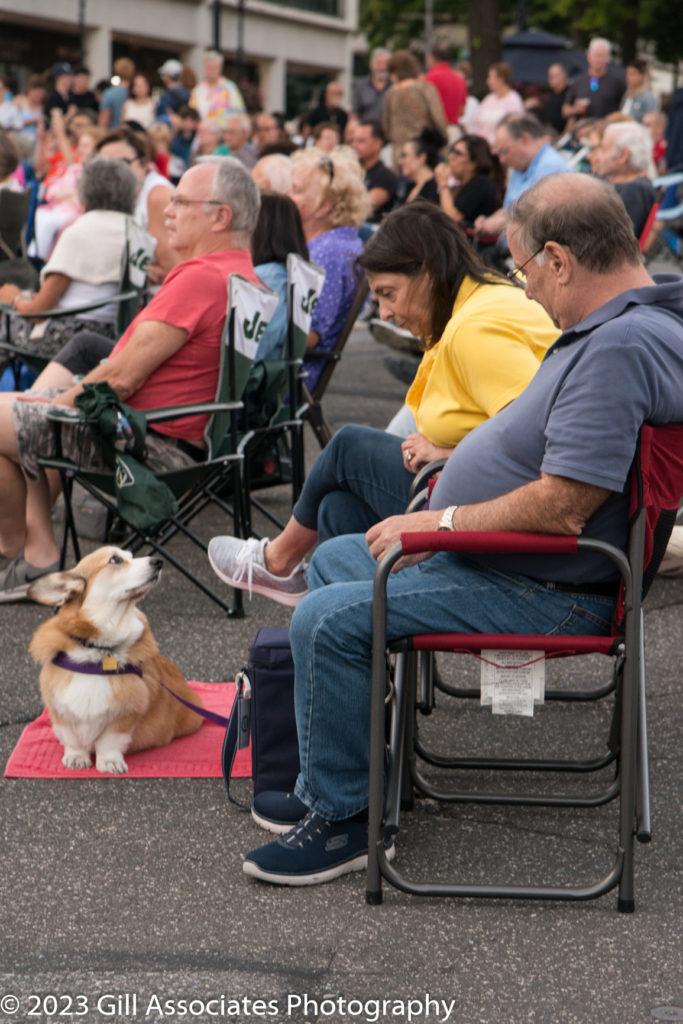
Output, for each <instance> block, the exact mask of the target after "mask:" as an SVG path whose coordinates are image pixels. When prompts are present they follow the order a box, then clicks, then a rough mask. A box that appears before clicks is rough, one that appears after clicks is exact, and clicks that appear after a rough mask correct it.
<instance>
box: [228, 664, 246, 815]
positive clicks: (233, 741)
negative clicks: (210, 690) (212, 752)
mask: <svg viewBox="0 0 683 1024" xmlns="http://www.w3.org/2000/svg"><path fill="white" fill-rule="evenodd" d="M235 688H236V691H237V692H236V694H235V701H234V703H233V705H232V710H231V712H230V718H229V720H228V723H227V729H226V730H225V736H224V737H223V750H222V752H221V767H222V769H223V783H224V785H225V795H226V796H227V798H228V801H229V802H230V803H231V804H234V805H235V807H239V809H240V810H241V811H249V810H250V809H251V805H250V804H245V803H243V802H242V801H241V800H238V799H237V797H235V796H233V795H232V794H231V792H230V775H231V773H232V766H233V764H234V762H235V755H236V753H237V751H238V750H243V749H244V748H245V747H248V746H249V737H250V734H251V680H250V679H249V676H248V675H247V671H246V669H242V671H241V672H238V673H237V675H236V676H235Z"/></svg>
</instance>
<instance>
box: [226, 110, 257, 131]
mask: <svg viewBox="0 0 683 1024" xmlns="http://www.w3.org/2000/svg"><path fill="white" fill-rule="evenodd" d="M231 121H237V123H238V125H239V126H240V128H241V129H242V131H243V132H244V134H245V135H247V136H249V135H251V129H252V124H251V118H250V117H249V114H245V113H243V112H242V111H237V113H236V114H230V116H229V117H228V119H227V122H226V123H227V124H230V122H231Z"/></svg>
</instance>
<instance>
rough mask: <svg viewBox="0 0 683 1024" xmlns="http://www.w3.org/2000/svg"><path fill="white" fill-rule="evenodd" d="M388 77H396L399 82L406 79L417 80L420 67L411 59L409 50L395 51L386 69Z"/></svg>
mask: <svg viewBox="0 0 683 1024" xmlns="http://www.w3.org/2000/svg"><path fill="white" fill-rule="evenodd" d="M387 70H388V71H389V74H390V75H396V77H397V78H398V80H399V82H403V81H405V79H406V78H419V76H420V65H419V64H418V63H417V61H416V59H415V58H414V57H413V55H412V53H411V52H410V50H397V51H396V53H392V55H391V57H390V58H389V64H388V69H387Z"/></svg>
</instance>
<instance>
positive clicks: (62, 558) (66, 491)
mask: <svg viewBox="0 0 683 1024" xmlns="http://www.w3.org/2000/svg"><path fill="white" fill-rule="evenodd" d="M59 478H60V481H61V484H62V494H63V496H64V531H63V533H62V549H61V551H60V555H59V568H60V569H65V568H66V556H67V552H68V548H69V538H71V546H72V548H73V553H74V558H75V560H76V562H80V560H81V549H80V545H79V543H78V533H77V532H76V521H75V519H74V512H73V504H72V494H73V485H74V482H73V477H71V476H70V475H69V473H67V472H65V471H64V470H60V471H59Z"/></svg>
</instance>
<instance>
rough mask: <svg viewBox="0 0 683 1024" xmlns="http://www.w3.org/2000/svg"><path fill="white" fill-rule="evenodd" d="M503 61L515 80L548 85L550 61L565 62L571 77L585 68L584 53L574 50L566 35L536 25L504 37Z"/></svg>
mask: <svg viewBox="0 0 683 1024" xmlns="http://www.w3.org/2000/svg"><path fill="white" fill-rule="evenodd" d="M503 60H504V61H505V63H506V64H509V65H510V67H511V68H512V77H513V79H514V80H515V82H521V83H536V84H540V83H543V84H545V82H546V81H547V75H548V68H549V67H550V65H551V64H564V66H565V68H566V69H567V74H568V75H569V77H570V78H573V77H574V76H575V75H578V74H579V73H580V72H581V71H585V69H586V56H585V54H584V53H583V52H582V51H581V50H574V49H572V48H571V46H570V43H569V41H568V40H567V39H565V38H564V36H556V35H553V34H552V33H551V32H543V31H541V30H540V29H535V28H531V29H527V30H525V31H524V32H517V33H516V34H515V35H513V36H508V37H507V38H506V39H504V40H503Z"/></svg>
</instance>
